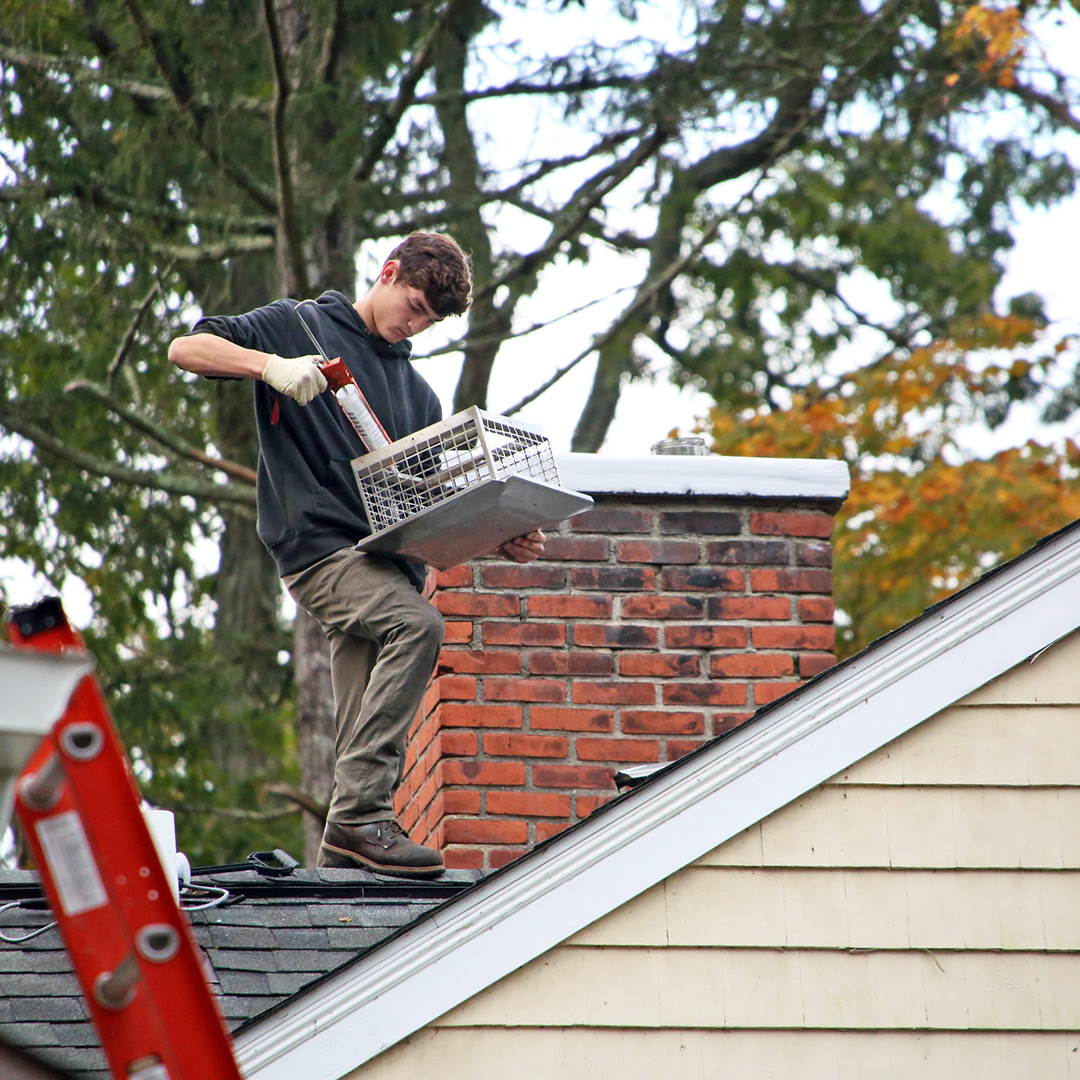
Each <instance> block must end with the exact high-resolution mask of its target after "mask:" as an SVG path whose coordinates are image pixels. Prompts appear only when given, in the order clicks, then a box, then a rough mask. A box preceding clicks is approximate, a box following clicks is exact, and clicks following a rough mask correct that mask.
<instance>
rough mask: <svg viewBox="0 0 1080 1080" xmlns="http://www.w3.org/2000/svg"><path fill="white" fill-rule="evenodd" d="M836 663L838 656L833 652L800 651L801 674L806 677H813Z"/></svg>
mask: <svg viewBox="0 0 1080 1080" xmlns="http://www.w3.org/2000/svg"><path fill="white" fill-rule="evenodd" d="M835 664H836V657H835V656H833V654H832V653H800V654H799V674H800V675H801V676H802V677H803V678H804V679H812V678H813V677H814V676H815V675H820V674H821V673H822V672H823V671H828V669H829V668H831V667H833V666H834V665H835Z"/></svg>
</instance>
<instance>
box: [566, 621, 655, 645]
mask: <svg viewBox="0 0 1080 1080" xmlns="http://www.w3.org/2000/svg"><path fill="white" fill-rule="evenodd" d="M659 640H660V633H659V631H658V630H657V629H656V628H655V627H651V626H632V625H626V624H623V623H604V624H600V623H578V624H577V625H576V626H575V627H574V644H575V645H580V646H581V647H582V648H585V649H648V648H655V647H656V645H657V643H658V642H659Z"/></svg>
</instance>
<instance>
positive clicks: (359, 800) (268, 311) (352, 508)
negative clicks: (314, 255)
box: [169, 233, 544, 877]
mask: <svg viewBox="0 0 1080 1080" xmlns="http://www.w3.org/2000/svg"><path fill="white" fill-rule="evenodd" d="M471 292H472V274H471V270H470V266H469V260H468V257H467V256H466V255H465V253H464V252H463V251H462V250H461V248H460V247H459V246H458V245H457V243H456V242H455V241H454V240H452V239H451V238H450V237H448V236H445V235H442V234H438V233H413V234H412V235H411V236H409V237H408V238H407V239H406V240H405V241H404V242H403V243H401V244H400V245H399V246H398V247H396V248H395V249H394V250H393V251H392V252H391V253H390V257H389V258H388V259H387V260H386V262H385V263H384V264H383V267H382V270H381V272H380V273H379V277H378V280H376V282H375V284H374V285H372V286H371V288H370V289H369V290H368V292H367V293H366V294H365V295H364V296H362V297H361V298H360V299H359V300H357V301H356V303H355V304H353V303H350V302H349V301H348V299H347V298H346V297H345V296H344V295H342V294H341V293H339V292H335V291H329V292H325V293H323V295H322V296H320V297H319V298H318V301H317V306H315V307H313V306H311V305H308V306H306V307H305V308H304V317H305V319H306V321H307V322H308V325H309V326H310V327H311V329H312V331H313V332H314V334H315V336H316V339H317V340H318V341H319V343H320V344H321V345H322V347H323V349H324V350H325V352H326V354H327V355H328V356H331V357H336V356H340V357H342V358H343V359H344V361H345V363H346V364H347V366H348V368H349V370H350V371H351V372H352V374H353V376H354V377H355V379H356V381H357V383H358V384H359V386H360V389H361V390H362V391H363V393H364V396H365V397H366V398H367V400H368V403H369V404H370V406H371V408H372V410H373V411H374V413H375V415H376V416H377V417H378V418H379V420H380V421H381V422H382V425H383V427H384V428H385V429H386V432H387V434H388V435H389V437H390V439H391V440H396V439H401V438H404V437H405V436H406V435H410V434H412V433H413V432H414V431H418V430H419V429H420V428H423V427H426V426H427V425H429V424H434V423H437V422H438V421H439V420H441V419H442V410H441V407H440V404H439V399H438V398H437V397H436V395H435V392H434V391H433V390H432V389H431V387H430V386H429V385H428V384H427V383H426V382H425V381H424V379H423V378H422V377H421V376H420V375H419V374H418V373H417V372H416V371H415V370H414V369H413V367H412V366H411V365H410V364H409V363H408V359H409V355H410V353H411V345H410V344H409V341H408V338H410V337H412V336H414V335H416V334H419V333H421V332H422V331H424V330H426V329H427V328H428V327H430V326H431V325H433V324H434V323H436V322H439V321H440V320H441V319H443V318H445V317H446V316H447V315H460V314H462V313H463V312H465V311H466V310H467V309H468V307H469V304H470V302H471V299H472V297H471ZM296 303H297V302H296V301H295V300H277V301H275V302H274V303H272V304H269V305H267V306H266V307H262V308H258V309H257V310H255V311H250V312H248V313H247V314H245V315H235V316H223V315H212V316H208V317H206V318H203V319H200V320H199V321H198V322H197V323H196V324H195V326H194V328H193V329H192V330H191V332H190V333H189V334H185V335H184V336H182V337H178V338H176V339H175V340H174V341H173V342H172V344H171V345H170V346H169V359H170V360H171V361H172V362H173V363H174V364H176V365H177V366H178V367H180V368H183V369H184V370H185V371H191V372H194V373H196V374H198V375H205V376H209V377H214V378H249V379H253V380H254V381H255V419H256V424H257V426H258V433H259V471H258V486H257V493H258V533H259V537H260V538H261V540H262V542H263V543H264V544H265V545H266V547H267V550H268V551H269V552H270V554H271V555H272V556H273V558H274V560H275V562H276V564H277V568H278V571H279V573H280V574H281V576H282V579H283V581H284V582H285V586H286V588H287V589H288V590H289V592H290V594H291V595H292V597H293V598H294V599H295V600H296V602H297V603H298V604H299V605H300V606H301V607H303V608H305V609H306V610H307V611H309V612H310V613H311V614H312V615H313V616H314V618H315V619H317V620H318V622H319V623H320V625H321V626H322V628H323V631H324V632H325V634H326V636H327V638H328V639H329V642H330V667H331V679H332V681H333V687H334V711H335V717H336V723H337V741H336V755H337V762H336V765H335V770H334V791H333V795H332V797H331V802H330V811H329V814H328V815H327V822H326V830H325V832H324V833H323V839H322V845H321V847H320V850H319V858H318V865H319V866H357V865H359V866H365V867H368V868H369V869H372V870H376V871H378V872H381V873H386V874H394V875H399V876H408V877H433V876H435V875H437V874H439V873H441V872H442V869H443V863H442V857H441V855H440V854H439V853H438V852H436V851H433V850H431V849H430V848H426V847H422V846H421V845H419V844H414V843H413V842H412V841H411V840H409V839H408V837H407V836H405V833H404V831H403V830H402V829H401V827H400V826H399V825H398V823H397V822H396V821H395V820H394V810H393V798H394V791H395V790H396V788H397V786H398V784H399V783H400V781H401V775H402V768H403V761H404V752H405V740H406V737H407V735H408V730H409V726H410V724H411V723H412V720H413V718H414V716H415V715H416V712H417V710H418V709H419V707H420V703H421V701H422V699H423V696H424V693H425V691H426V689H427V683H428V680H429V678H430V676H431V673H432V670H433V668H434V665H435V661H436V659H437V657H438V653H439V647H440V645H441V644H442V640H443V620H442V616H441V615H440V614H439V613H438V611H436V609H435V608H434V607H433V606H432V605H431V604H430V603H429V602H428V601H427V600H425V599H424V598H423V596H422V595H421V594H420V590H421V589H422V588H423V584H424V579H425V576H426V568H425V567H424V566H423V565H422V564H420V563H417V562H415V561H413V560H411V559H408V558H396V557H395V558H392V557H382V556H378V555H369V554H365V553H363V552H359V551H356V550H354V547H353V545H354V544H355V543H356V542H357V541H358V540H359V539H360V538H361V537H364V536H367V535H369V534H370V532H371V528H370V526H369V524H368V521H367V518H366V517H365V516H364V509H363V503H362V501H361V499H360V493H359V490H358V488H357V486H356V482H355V480H354V477H353V473H352V468H351V466H350V462H351V460H352V459H353V458H355V457H357V456H359V455H360V454H362V453H364V451H365V448H364V447H363V445H362V443H361V442H360V440H359V438H358V436H357V434H356V432H355V430H354V429H353V427H352V425H351V424H350V423H349V421H348V419H347V418H346V416H345V414H344V413H343V412H342V410H341V408H340V406H339V405H338V403H337V401H336V400H335V399H334V398H333V396H332V395H331V394H324V393H323V391H324V390H325V389H326V380H325V378H324V377H323V375H322V373H321V372H320V371H319V368H318V360H319V357H318V356H314V355H311V342H310V339H309V338H308V337H307V334H306V333H305V331H304V327H303V325H302V324H301V322H300V319H299V318H298V317H297V315H296V312H295V310H294V309H295V308H296ZM543 550H544V536H543V534H542V533H539V532H534V533H530V534H529V535H527V536H523V537H519V538H518V539H516V540H511V541H508V542H507V543H506V544H504V545H502V547H501V548H500V551H501V552H502V553H503V554H504V555H506V556H507V557H508V558H510V559H513V560H514V561H515V562H521V563H525V562H531V561H532V560H533V559H535V558H536V557H537V556H538V555H540V554H541V553H542V552H543Z"/></svg>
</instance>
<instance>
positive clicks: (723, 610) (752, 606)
mask: <svg viewBox="0 0 1080 1080" xmlns="http://www.w3.org/2000/svg"><path fill="white" fill-rule="evenodd" d="M708 614H709V618H710V619H748V620H751V621H759V620H764V619H779V620H788V619H790V618H791V601H790V600H789V599H788V598H787V597H786V596H714V597H712V598H711V599H710V600H709V607H708Z"/></svg>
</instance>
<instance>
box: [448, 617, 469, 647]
mask: <svg viewBox="0 0 1080 1080" xmlns="http://www.w3.org/2000/svg"><path fill="white" fill-rule="evenodd" d="M472 639H473V624H472V623H471V622H448V623H447V624H446V636H445V637H444V638H443V644H445V645H469V644H471V643H472Z"/></svg>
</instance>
